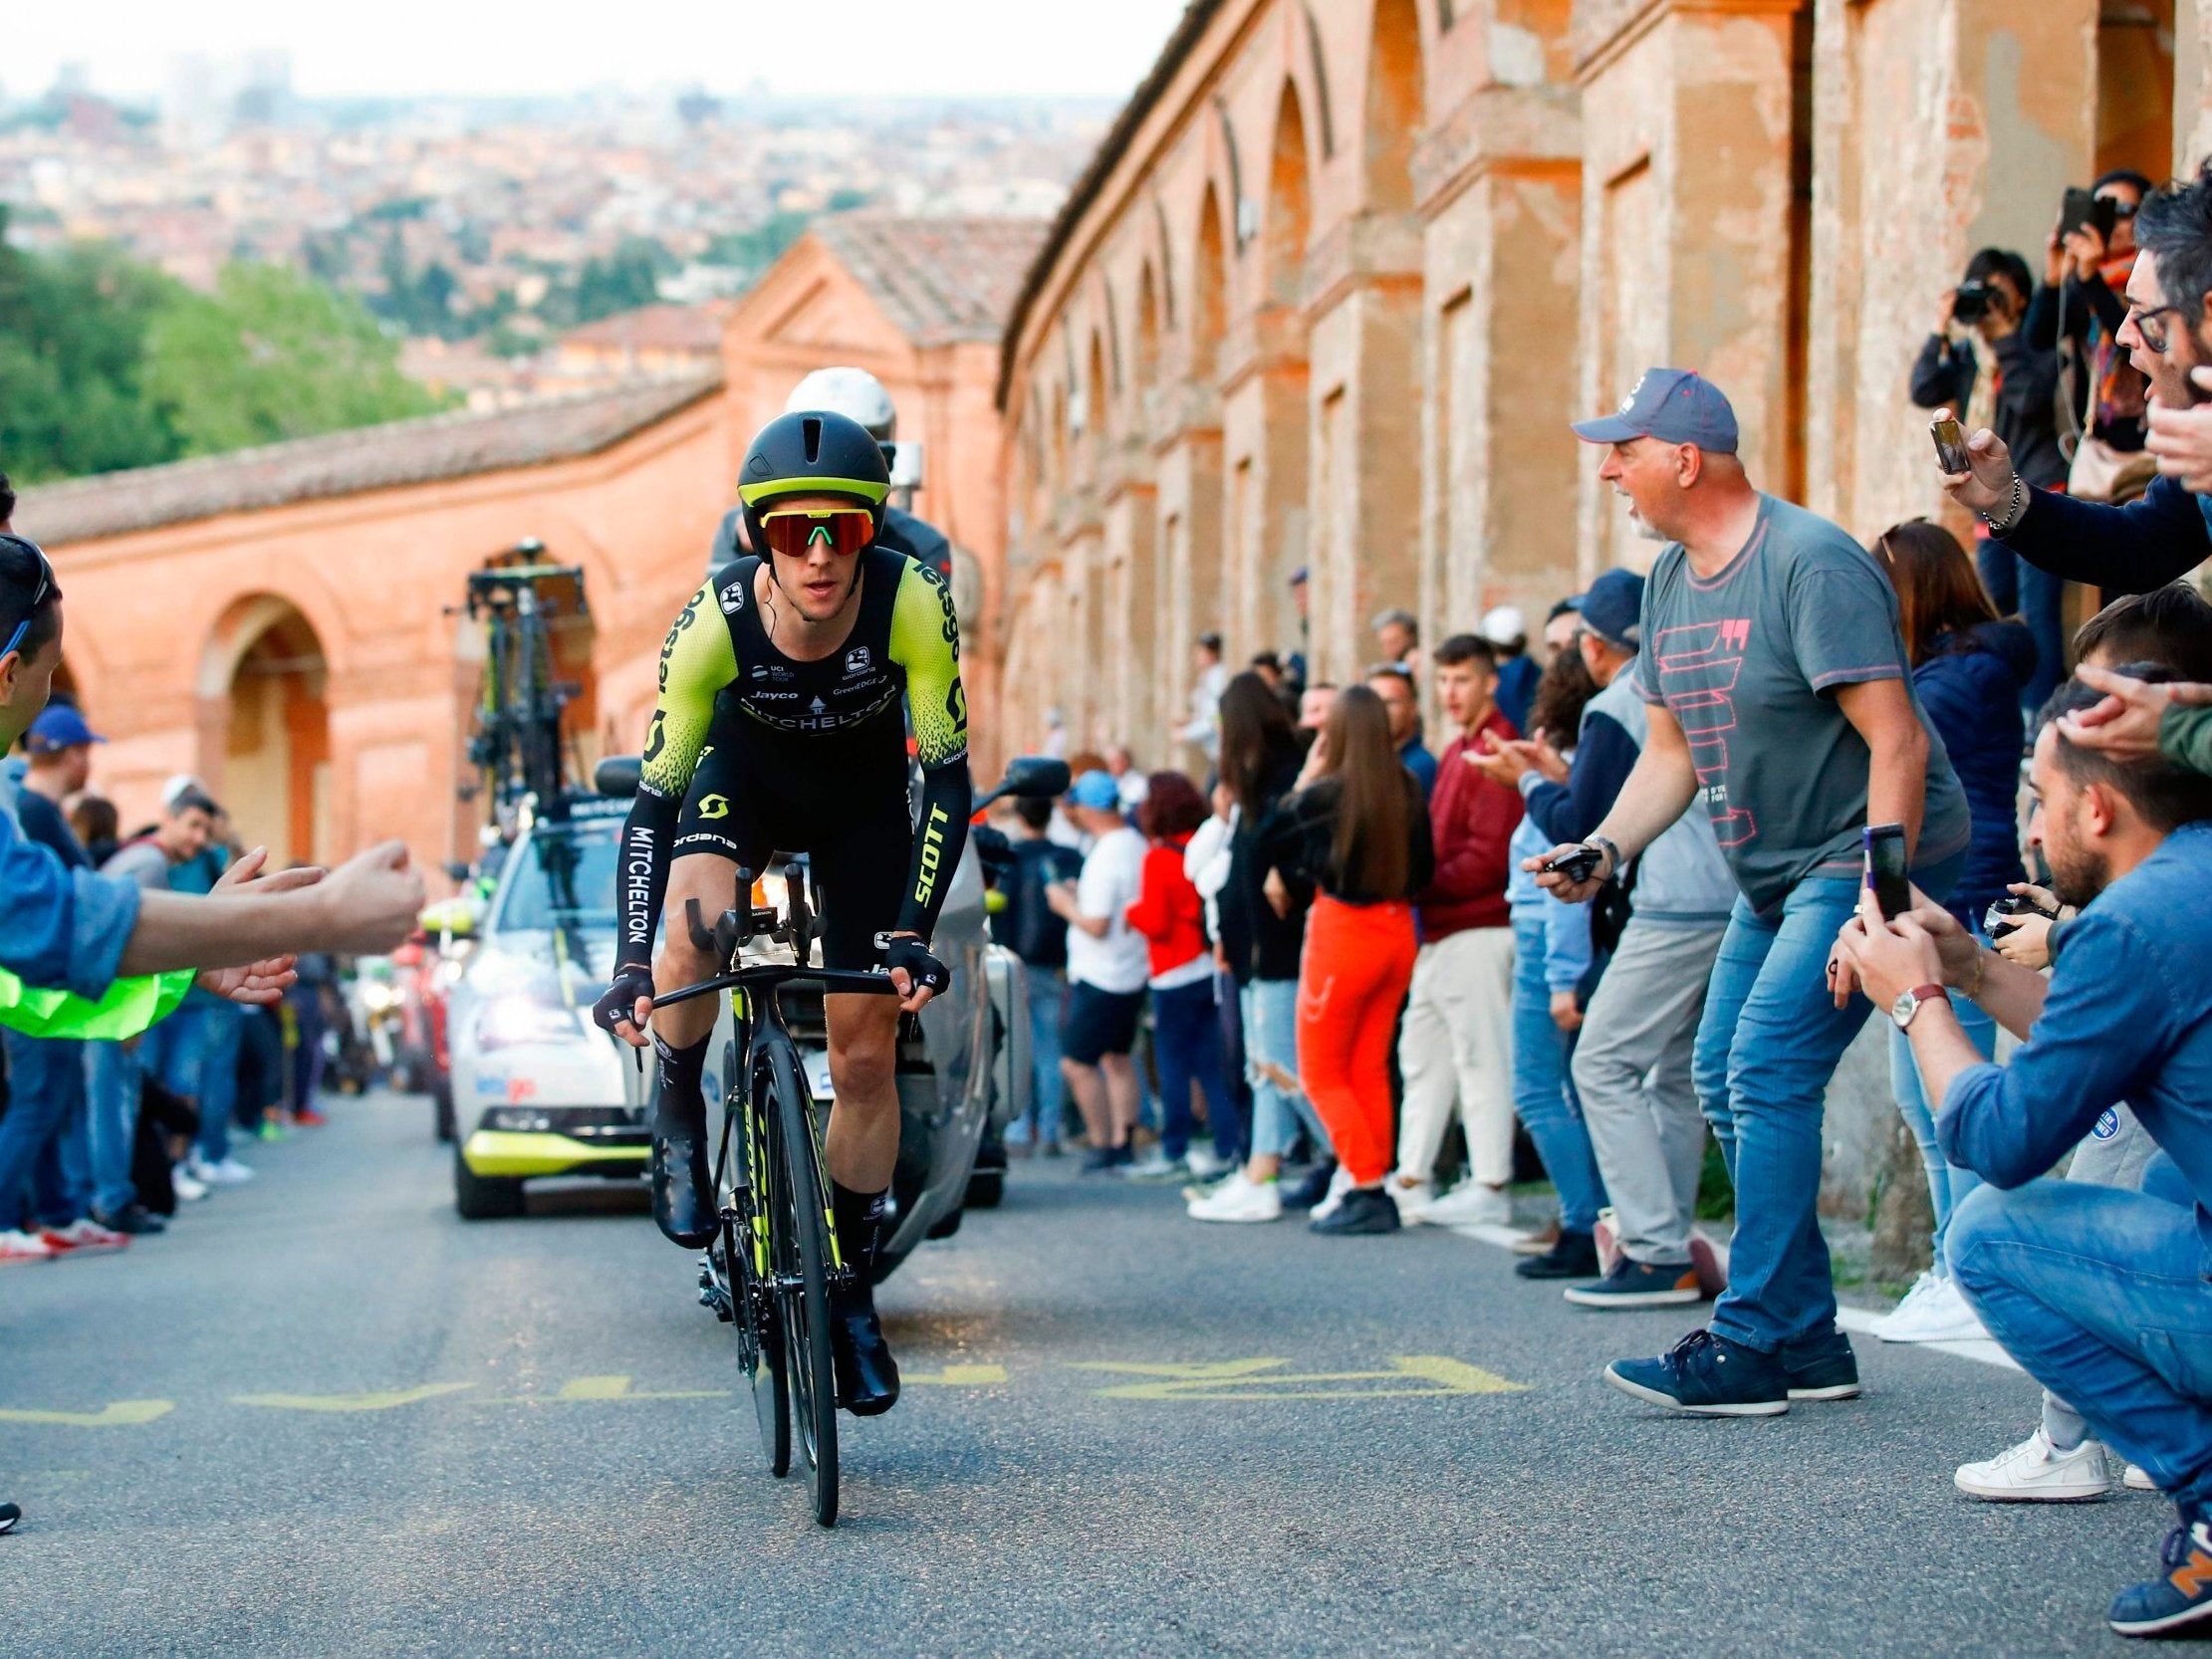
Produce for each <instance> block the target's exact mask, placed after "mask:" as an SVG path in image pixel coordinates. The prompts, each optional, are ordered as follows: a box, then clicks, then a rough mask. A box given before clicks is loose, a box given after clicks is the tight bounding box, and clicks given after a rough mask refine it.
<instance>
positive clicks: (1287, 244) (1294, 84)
mask: <svg viewBox="0 0 2212 1659" xmlns="http://www.w3.org/2000/svg"><path fill="white" fill-rule="evenodd" d="M1268 151H1269V154H1268V173H1267V206H1266V208H1265V216H1264V217H1263V218H1262V219H1261V221H1260V251H1261V258H1262V261H1263V266H1264V274H1263V285H1262V290H1261V292H1262V297H1263V303H1267V304H1280V305H1297V304H1298V303H1299V300H1300V298H1301V294H1300V289H1301V285H1302V283H1303V280H1304V276H1305V266H1306V249H1307V244H1308V242H1309V240H1310V238H1311V234H1312V225H1313V199H1314V197H1313V176H1314V162H1313V149H1312V141H1311V139H1310V137H1309V135H1308V132H1307V125H1306V116H1305V108H1304V103H1303V101H1302V100H1301V99H1300V97H1299V93H1298V81H1297V79H1296V78H1295V77H1293V76H1285V77H1284V79H1283V89H1282V93H1281V96H1280V97H1278V98H1277V100H1276V104H1275V132H1274V137H1273V140H1272V142H1271V143H1270V144H1269V146H1268Z"/></svg>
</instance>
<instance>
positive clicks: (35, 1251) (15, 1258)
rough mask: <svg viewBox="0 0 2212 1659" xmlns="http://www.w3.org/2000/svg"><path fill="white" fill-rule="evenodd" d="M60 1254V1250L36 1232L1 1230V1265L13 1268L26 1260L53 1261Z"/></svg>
mask: <svg viewBox="0 0 2212 1659" xmlns="http://www.w3.org/2000/svg"><path fill="white" fill-rule="evenodd" d="M60 1255H61V1252H60V1251H58V1250H56V1249H55V1248H54V1247H53V1246H52V1245H50V1244H48V1243H47V1242H46V1241H45V1240H44V1239H42V1238H40V1237H39V1236H38V1235H37V1234H36V1233H18V1232H15V1231H13V1230H12V1229H11V1230H9V1231H7V1232H0V1267H8V1268H12V1267H15V1266H18V1265H19V1264H21V1263H24V1262H51V1261H53V1260H54V1259H55V1258H56V1257H58V1256H60Z"/></svg>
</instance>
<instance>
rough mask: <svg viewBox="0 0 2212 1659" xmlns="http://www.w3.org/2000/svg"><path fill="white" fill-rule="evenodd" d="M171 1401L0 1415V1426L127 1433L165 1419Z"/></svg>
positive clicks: (173, 1406)
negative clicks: (55, 1426) (36, 1425)
mask: <svg viewBox="0 0 2212 1659" xmlns="http://www.w3.org/2000/svg"><path fill="white" fill-rule="evenodd" d="M175 1409H176V1402H175V1401H174V1400H110V1401H109V1402H108V1403H107V1404H106V1405H105V1406H103V1407H101V1408H100V1410H98V1411H0V1423H59V1424H61V1425H62V1426H63V1427H64V1428H72V1429H129V1428H135V1427H137V1426H138V1425H139V1424H140V1423H150V1422H152V1421H153V1420H154V1419H155V1418H156V1417H166V1416H167V1415H168V1414H169V1413H170V1412H172V1411H174V1410H175Z"/></svg>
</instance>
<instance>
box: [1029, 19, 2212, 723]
mask: <svg viewBox="0 0 2212 1659" xmlns="http://www.w3.org/2000/svg"><path fill="white" fill-rule="evenodd" d="M2208 44H2212V0H2178V15H2177V9H2176V0H2035V3H2034V4H2030V5H2023V4H2019V3H2018V0H2004V3H1999V0H1194V3H1193V4H1192V5H1190V7H1189V8H1188V10H1187V12H1186V13H1185V15H1184V18H1183V20H1182V22H1181V24H1180V25H1179V27H1178V28H1177V30H1176V31H1175V33H1174V35H1173V37H1172V38H1171V39H1170V41H1169V42H1168V44H1167V46H1166V48H1165V50H1164V51H1163V52H1162V54H1161V56H1160V58H1159V61H1158V63H1157V65H1156V66H1155V68H1154V69H1153V71H1152V73H1151V75H1150V76H1149V77H1148V78H1147V79H1146V81H1145V82H1144V84H1143V85H1142V86H1141V87H1140V88H1139V89H1138V91H1137V92H1136V94H1135V96H1134V97H1133V98H1132V100H1131V102H1130V104H1129V106H1128V107H1127V109H1126V110H1125V111H1124V112H1123V113H1122V115H1121V117H1120V118H1119V119H1118V120H1117V121H1116V123H1115V124H1114V126H1113V128H1112V129H1111V131H1110V132H1109V134H1108V135H1107V137H1106V142H1105V143H1104V145H1103V146H1102V148H1101V150H1100V152H1099V154H1098V155H1097V157H1096V158H1095V160H1094V162H1093V164H1092V166H1091V167H1090V169H1089V170H1088V172H1087V173H1086V174H1085V175H1084V177H1083V178H1082V180H1081V181H1080V182H1079V183H1078V185H1077V186H1076V189H1075V190H1074V192H1073V193H1072V195H1071V197H1070V199H1069V201H1068V203H1067V205H1066V207H1065V209H1064V210H1063V212H1062V213H1061V215H1060V216H1059V218H1058V219H1057V221H1056V222H1055V224H1054V226H1053V229H1052V233H1051V236H1050V238H1049V240H1048V241H1047V243H1046V246H1045V251H1044V253H1043V254H1042V256H1041V257H1040V259H1039V260H1038V262H1037V264H1036V266H1035V267H1034V268H1033V269H1032V271H1031V272H1030V275H1029V280H1028V282H1027V284H1026V286H1025V287H1024V289H1023V291H1022V294H1021V296H1020V299H1019V301H1018V302H1017V305H1016V308H1015V311H1014V314H1013V319H1012V322H1011V323H1010V325H1009V329H1008V333H1007V336H1006V341H1005V353H1004V359H1003V362H1002V366H1001V375H1000V384H999V392H1000V399H1001V403H1002V406H1003V408H1004V410H1005V412H1006V434H1007V440H1006V441H1007V462H1006V471H1007V477H1008V484H1007V489H1008V492H1009V511H1008V526H1009V529H1008V551H1007V585H1008V591H1007V603H1006V609H1005V616H1006V627H1007V631H1006V638H1007V642H1008V643H1007V650H1006V658H1005V663H1004V667H1003V672H1004V674H1005V683H1006V686H1007V688H1008V689H1007V695H1006V698H1005V699H1004V702H1003V705H1002V713H1003V716H1004V718H1005V719H1006V721H1007V723H1008V726H1009V734H1008V735H1009V738H1010V740H1012V741H1016V742H1035V741H1037V740H1038V739H1039V738H1041V737H1042V735H1043V730H1044V722H1045V718H1046V715H1047V711H1048V710H1051V709H1054V708H1058V709H1060V710H1061V711H1063V712H1064V714H1065V715H1066V717H1067V722H1068V728H1069V730H1070V732H1071V733H1072V734H1073V735H1075V736H1076V737H1077V738H1079V739H1086V740H1094V741H1095V740H1101V739H1104V738H1106V737H1108V736H1127V737H1129V738H1131V739H1133V740H1134V741H1136V742H1137V743H1138V745H1139V747H1140V750H1141V749H1142V748H1143V747H1145V746H1148V745H1150V746H1156V742H1157V740H1156V739H1155V738H1154V737H1153V735H1152V734H1154V733H1156V732H1157V731H1158V730H1160V729H1161V727H1162V726H1163V725H1164V724H1165V722H1164V720H1163V718H1162V716H1163V712H1164V711H1170V710H1174V709H1179V708H1180V707H1181V705H1182V701H1183V699H1184V696H1185V694H1186V689H1187V685H1188V677H1189V672H1190V670H1189V663H1188V659H1187V642H1188V641H1189V640H1190V638H1191V637H1192V635H1193V634H1195V633H1196V632H1197V631H1199V630H1200V629H1203V628H1208V627H1218V628H1220V629H1221V631H1222V632H1223V633H1224V634H1225V635H1226V636H1227V640H1228V647H1229V653H1230V657H1231V660H1232V662H1235V661H1241V660H1242V659H1243V658H1244V657H1246V656H1248V655H1249V654H1250V653H1251V652H1252V651H1254V650H1257V649H1260V648H1263V647H1268V646H1276V647H1282V646H1288V645H1291V644H1294V643H1295V642H1296V640H1297V635H1298V630H1297V625H1296V620H1295V617H1294V615H1293V613H1292V610H1291V604H1290V595H1289V592H1288V590H1287V588H1286V579H1287V577H1288V576H1289V573H1290V572H1291V571H1292V570H1293V569H1294V568H1296V567H1299V566H1307V567H1310V568H1311V571H1312V589H1311V599H1312V612H1313V619H1312V653H1313V658H1314V670H1315V672H1316V673H1317V674H1319V675H1321V676H1325V677H1328V678H1332V679H1339V680H1342V679H1344V678H1346V677H1348V676H1351V675H1352V674H1354V673H1355V672H1356V671H1357V669H1358V667H1359V665H1360V664H1361V663H1362V661H1363V660H1364V658H1365V656H1366V655H1367V653H1368V651H1369V649H1370V648H1371V647H1370V642H1369V640H1368V639H1367V637H1366V620H1367V618H1368V617H1369V616H1370V615H1371V614H1372V613H1373V612H1374V611H1375V610H1377V609H1379V608H1381V607H1383V606H1385V605H1392V604H1402V605H1406V606H1408V607H1410V608H1413V609H1415V610H1416V611H1417V612H1418V613H1419V614H1420V616H1421V618H1422V620H1423V626H1424V631H1425V632H1426V633H1427V634H1428V635H1429V636H1430V637H1434V636H1435V635H1436V634H1437V633H1439V632H1444V631H1451V630H1452V629H1455V628H1464V627H1466V626H1469V625H1470V624H1471V623H1472V622H1473V620H1474V618H1475V617H1476V616H1477V615H1478V614H1479V613H1480V611H1481V609H1482V608H1483V607H1485V606H1487V605H1489V604H1491V603H1494V602H1497V601H1499V600H1506V599H1510V600H1515V601H1518V602H1519V603H1521V604H1522V606H1523V607H1524V609H1527V610H1534V611H1535V612H1536V613H1537V614H1541V607H1542V606H1545V605H1547V604H1548V603H1549V602H1550V600H1552V599H1553V598H1555V597H1557V596H1558V595H1559V594H1561V593H1563V592H1568V591H1569V590H1570V589H1571V588H1573V587H1574V586H1576V585H1577V584H1579V583H1580V582H1582V581H1584V580H1587V578H1588V577H1590V576H1591V575H1593V574H1595V573H1596V572H1597V571H1598V570H1599V569H1601V568H1603V567H1605V566H1607V565H1610V564H1614V563H1640V562H1646V561H1647V560H1648V556H1649V553H1650V552H1651V551H1652V550H1651V549H1650V548H1649V547H1648V546H1643V547H1638V546H1637V545H1635V544H1634V543H1633V542H1632V540H1631V539H1630V537H1629V535H1628V532H1627V527H1626V525H1625V523H1624V522H1623V520H1622V517H1621V515H1620V514H1619V513H1618V511H1617V510H1616V509H1615V508H1614V507H1613V505H1612V503H1611V502H1610V501H1609V500H1608V499H1607V498H1605V497H1604V496H1602V495H1601V494H1600V492H1599V490H1598V484H1597V478H1596V467H1597V456H1596V455H1595V453H1592V452H1590V451H1587V450H1584V449H1583V448H1582V446H1579V445H1577V444H1576V443H1575V442H1574V441H1573V440H1572V439H1571V438H1570V436H1569V434H1568V433H1567V431H1566V424H1567V422H1568V421H1569V420H1570V419H1573V418H1579V417H1580V416H1582V415H1584V414H1586V413H1592V412H1598V411H1600V410H1602V409H1604V408H1607V407H1609V406H1610V405H1611V404H1612V403H1613V402H1614V401H1615V400H1617V398H1618V397H1619V396H1620V395H1621V393H1622V392H1623V391H1624V390H1625V389H1626V387H1627V385H1628V384H1629V383H1630V382H1631V381H1632V379H1633V377H1634V375H1635V373H1636V372H1637V371H1638V370H1639V369H1641V368H1642V367H1644V366H1645V365H1647V364H1650V363H1654V362H1669V363H1677V364H1683V365H1687V366H1694V367H1698V368H1702V369H1703V370H1705V371H1706V372H1707V373H1708V374H1710V375H1711V376H1712V377H1713V378H1714V379H1716V380H1717V381H1718V382H1719V383H1720V384H1722V385H1723V386H1724V387H1726V388H1727V390H1728V391H1729V393H1730V394H1731V396H1732V397H1733V398H1734V400H1735V403H1736V407H1737V410H1738V413H1739V415H1740V416H1741V418H1742V422H1743V426H1744V433H1745V444H1744V454H1745V460H1746V462H1747V464H1748V465H1749V466H1750V468H1751V470H1752V473H1753V476H1754V478H1755V479H1756V480H1757V481H1759V482H1760V483H1761V484H1762V485H1763V486H1764V487H1767V488H1769V489H1772V490H1775V491H1777V492H1779V493H1783V494H1788V495H1791V496H1793V497H1796V498H1797V499H1800V500H1803V501H1805V502H1807V503H1808V504H1810V505H1811V506H1813V507H1814V508H1816V509H1817V510H1819V511H1821V512H1824V513H1828V514H1830V515H1832V516H1834V517H1836V518H1837V519H1839V520H1840V521H1841V522H1843V524H1845V525H1846V526H1848V527H1849V528H1851V529H1852V530H1854V531H1856V532H1861V533H1871V532H1873V531H1876V530H1878V529H1880V528H1881V527H1882V526H1883V525H1884V524H1886V523H1889V522H1891V521H1892V520H1894V519H1896V518H1899V517H1903V516H1906V515H1908V514H1911V513H1915V512H1929V513H1933V512H1937V511H1940V510H1941V501H1940V496H1939V494H1938V492H1937V490H1936V486H1935V479H1934V473H1933V469H1932V467H1931V465H1930V464H1929V457H1928V443H1927V434H1926V426H1927V421H1926V416H1925V414H1924V413H1922V412H1919V411H1916V410H1914V409H1912V408H1911V406H1910V405H1909V403H1908V401H1907V399H1906V396H1905V379H1906V372H1907V369H1908V367H1909V365H1910V362H1911V359H1912V355H1913V353H1914V352H1915V350H1916V349H1917V347H1918V345H1919V343H1920V341H1921V339H1922V338H1923V336H1924V333H1925V331H1926V329H1927V328H1928V325H1929V320H1930V318H1931V317H1932V315H1933V312H1934V307H1935V301H1936V298H1937V296H1938V295H1939V293H1940V292H1941V291H1942V290H1943V289H1944V288H1945V287H1947V286H1949V285H1950V284H1951V283H1953V282H1955V281H1956V280H1957V273H1958V272H1959V270H1960V268H1961V267H1962V266H1963V264H1964V262H1965V260H1966V257H1967V255H1968V254H1969V253H1970V252H1971V251H1972V250H1973V249H1975V248H1977V247H1979V246H1982V245H1984V244H1989V243H1994V244H1998V245H2002V246H2007V247H2013V248H2017V249H2020V250H2022V251H2023V252H2024V253H2026V254H2028V255H2029V257H2030V258H2031V260H2032V261H2033V262H2034V263H2036V264H2037V265H2038V266H2039V267H2040V263H2041V261H2040V252H2041V249H2042V247H2043V244H2044V239H2045V237H2046V236H2047V235H2048V233H2049V231H2050V228H2051V225H2052V222H2053V220H2054V218H2055V216H2056V213H2057V211H2058V205H2059V201H2060V197H2061V195H2062V193H2063V191H2064V189H2065V187H2066V186H2067V185H2068V184H2070V183H2086V182H2087V181H2088V180H2089V177H2090V176H2091V175H2092V174H2093V173H2094V172H2096V171H2098V170H2100V169H2102V168H2104V167H2107V166H2113V165H2122V164H2124V165H2131V166H2135V167H2138V168H2140V169H2141V170H2143V171H2144V172H2147V173H2150V174H2152V175H2154V176H2156V175H2160V174H2163V173H2165V172H2167V171H2169V170H2171V169H2172V168H2174V167H2176V166H2181V165H2193V163H2194V159H2195V158H2196V157H2197V156H2199V155H2201V154H2202V153H2204V151H2205V149H2206V148H2207V146H2208V145H2212V113H2208V112H2207V111H2206V108H2205V89H2206V87H2207V85H2208V81H2212V65H2208V62H2207V46H2208Z"/></svg>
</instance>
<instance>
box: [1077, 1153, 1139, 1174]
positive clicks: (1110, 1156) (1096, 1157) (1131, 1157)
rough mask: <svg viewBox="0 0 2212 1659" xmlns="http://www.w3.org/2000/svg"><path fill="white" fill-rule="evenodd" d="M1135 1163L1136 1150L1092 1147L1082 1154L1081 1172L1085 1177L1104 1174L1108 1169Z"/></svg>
mask: <svg viewBox="0 0 2212 1659" xmlns="http://www.w3.org/2000/svg"><path fill="white" fill-rule="evenodd" d="M1134 1162H1136V1149H1135V1148H1134V1147H1129V1146H1094V1147H1093V1148H1092V1149H1091V1150H1090V1151H1089V1152H1087V1153H1085V1154H1084V1159H1083V1172H1084V1174H1086V1175H1100V1174H1104V1173H1105V1172H1106V1170H1109V1169H1120V1168H1122V1167H1123V1166H1124V1165H1127V1164H1132V1163H1134Z"/></svg>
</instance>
